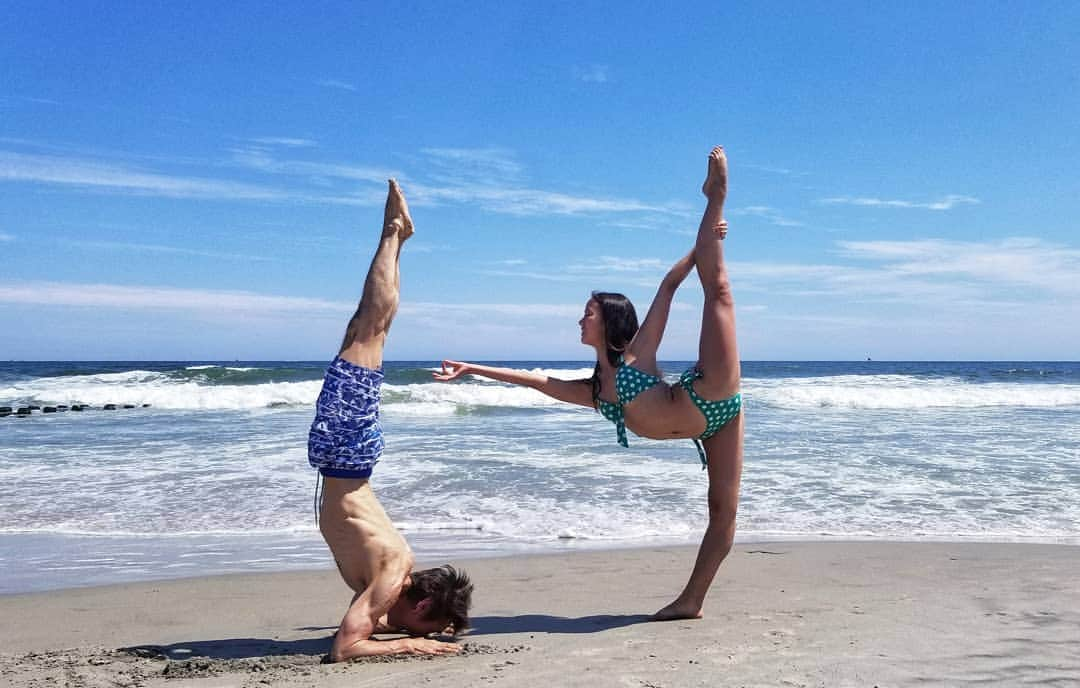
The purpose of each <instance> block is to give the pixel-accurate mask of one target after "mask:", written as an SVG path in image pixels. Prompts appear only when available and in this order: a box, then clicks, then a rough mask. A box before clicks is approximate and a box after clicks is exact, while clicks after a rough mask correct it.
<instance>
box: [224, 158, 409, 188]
mask: <svg viewBox="0 0 1080 688" xmlns="http://www.w3.org/2000/svg"><path fill="white" fill-rule="evenodd" d="M231 152H232V154H233V155H232V161H233V162H234V163H236V164H238V165H240V166H242V167H247V168H249V169H253V170H258V171H260V172H266V173H272V174H283V175H294V176H308V177H313V178H316V179H345V180H348V181H362V182H372V183H377V184H380V185H383V184H385V183H386V180H387V179H390V178H391V177H397V178H403V177H404V175H403V174H401V173H400V172H397V171H395V170H392V169H389V168H384V167H367V166H363V165H342V164H337V163H323V162H307V161H303V160H279V159H278V158H275V157H272V156H271V155H270V154H269V153H267V152H266V151H264V150H258V149H250V148H244V149H233V150H232V151H231ZM385 195H386V189H385V187H384V188H383V196H384V198H385Z"/></svg>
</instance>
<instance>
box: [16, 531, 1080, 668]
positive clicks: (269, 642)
mask: <svg viewBox="0 0 1080 688" xmlns="http://www.w3.org/2000/svg"><path fill="white" fill-rule="evenodd" d="M693 556H694V550H693V549H692V548H686V547H677V548H651V549H636V550H614V551H591V552H581V553H574V554H568V555H552V556H534V557H515V558H506V559H483V560H476V561H469V562H453V563H455V564H458V565H461V566H462V567H464V568H466V569H467V570H468V571H469V573H470V574H471V575H472V576H473V579H474V580H475V582H476V594H475V598H474V599H475V605H474V609H473V625H474V628H473V630H472V631H471V632H470V633H468V634H467V635H465V636H463V637H462V638H461V639H460V641H459V642H460V643H461V644H462V646H463V652H462V653H461V654H460V655H457V656H451V657H437V658H409V657H395V658H390V659H382V660H378V659H375V660H358V661H354V662H351V663H348V664H338V665H325V664H321V663H320V662H321V660H322V658H323V656H324V655H325V653H326V651H327V650H328V648H329V646H330V635H331V633H332V632H333V631H334V629H335V627H336V625H337V623H338V621H339V620H340V616H341V614H342V613H343V612H344V609H345V605H346V603H347V602H348V599H349V594H348V592H347V590H346V588H345V586H344V584H343V583H342V582H341V581H340V579H339V578H338V575H337V573H336V572H335V571H332V570H327V571H315V572H300V573H295V572H294V573H276V574H259V575H237V576H217V577H207V578H197V579H189V580H179V581H167V582H154V583H140V584H131V585H118V586H107V587H99V588H84V589H72V590H64V591H59V592H48V593H37V594H32V595H11V596H2V597H0V619H3V622H2V623H0V684H2V685H5V686H12V687H13V688H29V687H38V686H40V687H44V686H52V685H56V686H78V687H80V688H83V687H85V688H96V687H98V686H102V687H104V686H132V687H136V686H137V687H147V688H149V687H152V686H171V687H174V688H179V687H180V686H200V687H205V688H210V687H224V686H251V687H253V688H254V687H262V686H312V687H316V686H318V687H322V686H326V687H333V688H336V687H339V686H340V687H342V688H344V687H345V686H349V687H350V688H353V687H357V686H402V685H409V684H427V683H431V684H444V685H454V686H462V687H467V686H484V685H503V686H589V687H590V688H596V687H597V686H633V687H638V688H645V687H650V686H651V687H659V686H664V687H667V686H716V685H731V686H882V687H884V686H901V685H903V686H914V685H924V686H925V685H930V686H962V685H982V686H985V685H1000V686H1017V685H1028V684H1032V685H1046V686H1067V685H1080V584H1078V583H1077V582H1076V581H1077V579H1078V575H1077V572H1078V571H1080V547H1075V546H1064V545H1061V546H1059V545H1035V544H1032V545H1016V544H971V543H965V544H953V543H928V544H913V543H882V542H874V543H869V542H866V543H808V542H803V543H778V542H772V543H766V544H758V545H753V544H745V545H738V546H736V548H735V550H734V551H733V552H732V554H731V556H730V557H729V559H728V561H727V562H725V564H724V566H723V567H721V570H720V573H719V575H718V577H717V580H716V582H715V584H714V585H713V589H712V592H711V594H710V597H709V600H708V602H707V604H706V608H705V614H706V617H705V618H704V619H701V620H694V621H673V622H667V623H648V622H646V621H645V619H646V615H647V614H649V613H651V612H653V611H655V610H656V609H658V608H660V607H661V606H663V605H664V604H666V603H667V602H669V601H670V599H671V598H672V597H673V596H674V594H675V593H676V592H677V591H678V590H679V589H680V587H681V585H682V584H683V583H684V582H685V577H686V575H687V574H688V572H689V570H690V566H691V563H692V561H693ZM430 563H438V562H430Z"/></svg>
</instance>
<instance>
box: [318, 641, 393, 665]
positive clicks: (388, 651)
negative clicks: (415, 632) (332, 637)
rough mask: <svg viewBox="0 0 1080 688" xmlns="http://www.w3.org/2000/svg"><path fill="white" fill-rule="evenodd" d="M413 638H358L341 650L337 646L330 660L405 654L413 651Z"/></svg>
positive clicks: (332, 651) (342, 660)
mask: <svg viewBox="0 0 1080 688" xmlns="http://www.w3.org/2000/svg"><path fill="white" fill-rule="evenodd" d="M410 640H412V638H395V639H393V640H372V639H371V638H368V639H367V640H357V641H356V642H355V643H353V644H351V645H347V646H345V647H343V648H341V649H340V650H338V649H337V648H335V649H333V650H331V651H330V661H332V662H345V661H348V660H350V659H354V658H356V657H377V656H380V655H404V654H408V653H410V652H412V645H411V644H410V642H409V641H410Z"/></svg>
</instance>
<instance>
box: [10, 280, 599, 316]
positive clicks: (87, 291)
mask: <svg viewBox="0 0 1080 688" xmlns="http://www.w3.org/2000/svg"><path fill="white" fill-rule="evenodd" d="M3 303H7V304H23V305H37V306H67V307H87V308H118V309H150V310H162V309H167V310H173V311H191V312H208V313H220V312H221V311H240V312H244V313H245V314H248V315H288V316H290V317H297V316H304V315H314V316H319V315H341V316H342V317H343V318H347V317H348V314H349V313H351V312H352V311H354V310H355V309H356V303H355V302H351V301H350V302H338V301H327V300H325V299H312V298H305V297H294V296H273V295H267V294H258V293H255V292H246V291H225V290H212V289H183V288H176V287H143V286H124V285H115V284H83V283H69V282H8V283H2V282H0V304H3ZM399 314H400V315H405V316H409V317H432V318H435V317H437V318H447V317H450V318H454V317H458V316H470V317H473V316H475V317H490V316H499V317H505V318H521V319H526V318H537V317H554V318H576V317H579V316H580V315H581V304H580V303H573V304H551V303H436V302H426V301H419V302H408V303H402V304H401V307H400V308H399Z"/></svg>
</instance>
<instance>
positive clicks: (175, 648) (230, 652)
mask: <svg viewBox="0 0 1080 688" xmlns="http://www.w3.org/2000/svg"><path fill="white" fill-rule="evenodd" d="M648 620H649V617H648V615H646V614H630V615H626V614H621V615H614V614H596V615H593V616H581V617H578V618H574V619H572V618H568V617H565V616H549V615H547V614H520V615H518V616H478V617H475V618H474V619H472V627H471V629H470V630H469V633H468V634H467V635H466V636H464V637H462V638H460V639H459V640H471V639H473V638H476V637H479V636H487V635H500V634H506V633H598V632H600V631H607V630H610V629H612V628H621V627H623V626H631V625H633V624H639V623H645V622H647V621H648ZM324 628H326V627H319V626H309V627H305V628H303V629H299V630H324ZM328 630H334V629H333V628H329V629H328ZM333 641H334V636H333V634H331V635H328V636H323V637H322V638H305V639H302V640H275V639H273V638H222V639H219V640H192V641H189V642H182V643H173V644H171V645H134V646H132V647H122V648H120V652H125V653H127V654H130V655H134V656H136V657H143V658H146V659H169V660H172V661H181V662H182V661H184V660H188V659H194V658H197V657H201V658H205V659H251V658H259V657H275V656H289V655H292V656H297V655H301V656H308V657H323V656H325V655H326V654H327V653H328V652H330V645H331V644H332V643H333Z"/></svg>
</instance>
